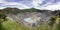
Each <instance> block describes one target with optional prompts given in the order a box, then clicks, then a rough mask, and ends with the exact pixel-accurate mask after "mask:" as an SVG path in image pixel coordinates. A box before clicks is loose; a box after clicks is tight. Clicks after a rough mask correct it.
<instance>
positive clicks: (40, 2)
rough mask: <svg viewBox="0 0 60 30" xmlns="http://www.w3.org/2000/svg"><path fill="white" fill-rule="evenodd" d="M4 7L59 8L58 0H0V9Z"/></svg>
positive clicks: (59, 1) (59, 2) (59, 0)
mask: <svg viewBox="0 0 60 30" xmlns="http://www.w3.org/2000/svg"><path fill="white" fill-rule="evenodd" d="M5 7H16V8H19V9H27V8H31V7H34V8H37V9H48V10H59V9H60V0H0V9H2V8H5Z"/></svg>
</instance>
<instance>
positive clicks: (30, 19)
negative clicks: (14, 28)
mask: <svg viewBox="0 0 60 30" xmlns="http://www.w3.org/2000/svg"><path fill="white" fill-rule="evenodd" d="M50 16H51V14H49V13H41V12H32V13H31V12H26V13H24V14H22V13H18V14H17V15H10V14H9V15H8V17H10V18H12V19H13V20H15V21H17V22H19V23H21V24H23V25H25V26H26V27H36V26H38V25H39V24H44V23H45V22H46V21H48V20H49V19H50Z"/></svg>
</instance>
